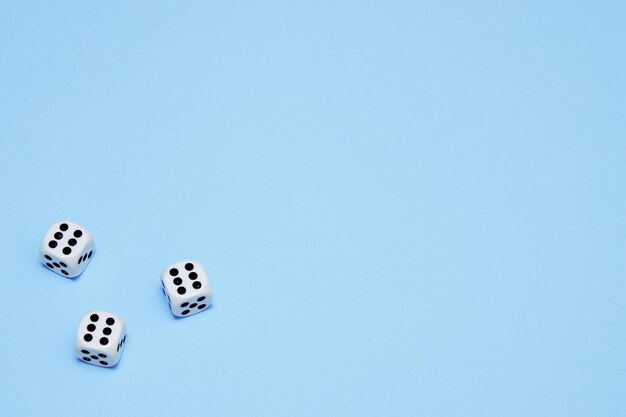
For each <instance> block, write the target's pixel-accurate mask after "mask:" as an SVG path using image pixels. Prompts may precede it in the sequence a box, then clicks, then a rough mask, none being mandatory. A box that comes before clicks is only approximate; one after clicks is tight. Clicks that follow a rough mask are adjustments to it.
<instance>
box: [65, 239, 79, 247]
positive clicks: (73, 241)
mask: <svg viewBox="0 0 626 417" xmlns="http://www.w3.org/2000/svg"><path fill="white" fill-rule="evenodd" d="M76 242H77V241H76V239H74V238H71V239H70V240H68V241H67V244H68V245H70V246H75V245H76Z"/></svg>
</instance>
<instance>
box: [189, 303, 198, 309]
mask: <svg viewBox="0 0 626 417" xmlns="http://www.w3.org/2000/svg"><path fill="white" fill-rule="evenodd" d="M197 305H198V304H196V303H193V304H192V305H190V306H189V308H196V306H197Z"/></svg>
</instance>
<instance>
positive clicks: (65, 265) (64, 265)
mask: <svg viewBox="0 0 626 417" xmlns="http://www.w3.org/2000/svg"><path fill="white" fill-rule="evenodd" d="M59 263H60V264H61V266H62V267H63V268H67V264H66V263H65V262H59Z"/></svg>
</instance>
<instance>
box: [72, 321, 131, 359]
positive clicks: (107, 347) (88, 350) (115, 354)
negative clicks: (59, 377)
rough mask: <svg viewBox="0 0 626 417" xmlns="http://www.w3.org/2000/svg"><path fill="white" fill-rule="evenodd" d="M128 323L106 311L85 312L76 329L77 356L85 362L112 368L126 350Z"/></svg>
mask: <svg viewBox="0 0 626 417" xmlns="http://www.w3.org/2000/svg"><path fill="white" fill-rule="evenodd" d="M125 344H126V323H125V322H124V320H122V319H121V318H120V317H119V316H117V315H115V314H111V313H107V312H106V311H90V312H89V313H87V314H85V315H84V316H83V318H82V319H81V321H80V324H79V325H78V330H77V331H76V343H75V351H76V357H77V358H78V359H80V360H81V361H83V362H86V363H90V364H92V365H96V366H103V367H106V368H110V367H112V366H115V365H116V364H117V363H118V362H119V360H120V358H121V357H122V352H124V345H125Z"/></svg>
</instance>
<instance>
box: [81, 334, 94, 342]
mask: <svg viewBox="0 0 626 417" xmlns="http://www.w3.org/2000/svg"><path fill="white" fill-rule="evenodd" d="M83 339H85V342H91V341H92V340H93V336H92V335H90V334H86V335H84V336H83Z"/></svg>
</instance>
